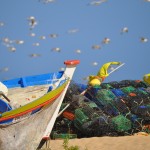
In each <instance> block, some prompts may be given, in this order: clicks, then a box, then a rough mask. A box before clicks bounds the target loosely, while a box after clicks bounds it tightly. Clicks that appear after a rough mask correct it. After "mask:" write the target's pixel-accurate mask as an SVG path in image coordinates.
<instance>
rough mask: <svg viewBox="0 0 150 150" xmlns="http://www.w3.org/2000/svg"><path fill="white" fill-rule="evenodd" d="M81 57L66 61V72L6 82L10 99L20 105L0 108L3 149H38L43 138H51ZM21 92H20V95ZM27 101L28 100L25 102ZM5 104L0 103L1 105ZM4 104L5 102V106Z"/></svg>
mask: <svg viewBox="0 0 150 150" xmlns="http://www.w3.org/2000/svg"><path fill="white" fill-rule="evenodd" d="M79 63H80V62H79V60H69V61H65V62H64V64H65V65H66V69H65V71H64V72H62V71H61V72H58V73H52V74H44V75H41V76H40V75H38V76H30V77H23V78H17V79H12V80H7V81H4V82H3V84H4V85H6V86H7V87H8V95H7V96H6V97H8V98H9V99H10V101H12V100H13V101H15V99H17V101H16V102H17V104H18V103H19V104H20V105H21V106H19V107H17V108H15V109H13V108H11V106H10V105H9V103H8V102H6V100H5V98H3V100H2V101H3V102H4V103H5V104H7V105H6V106H5V107H6V108H9V107H8V106H10V109H5V110H0V111H2V112H1V115H0V149H1V150H4V149H5V150H6V149H7V150H16V149H17V148H19V149H20V150H24V149H30V150H32V149H33V150H35V149H36V148H37V146H38V144H39V142H40V141H41V139H42V138H48V137H49V135H50V133H51V130H52V128H53V125H54V123H55V120H56V118H57V115H58V113H59V109H60V106H61V104H62V101H63V98H64V96H65V93H66V91H67V88H68V86H69V83H70V81H71V79H72V77H73V74H74V71H75V69H76V66H77V65H78V64H79ZM21 91H22V93H21ZM20 93H21V94H20ZM21 100H22V101H23V102H24V101H25V100H26V101H27V102H26V103H22V101H21ZM1 104H2V103H1V102H0V105H1ZM5 104H2V105H5Z"/></svg>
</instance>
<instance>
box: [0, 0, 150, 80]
mask: <svg viewBox="0 0 150 150" xmlns="http://www.w3.org/2000/svg"><path fill="white" fill-rule="evenodd" d="M31 18H34V24H32V23H33V22H31ZM123 29H124V30H123ZM125 29H126V30H125ZM104 39H107V40H108V43H106V42H104ZM0 57H1V58H0V80H1V81H3V80H8V79H13V78H17V77H24V76H30V75H37V74H45V73H48V72H56V71H58V70H60V69H61V68H64V67H65V66H64V64H63V63H64V61H65V60H72V59H78V60H80V64H79V65H78V66H77V69H76V71H75V73H74V76H73V80H74V81H76V82H79V83H86V82H87V81H86V80H84V78H86V77H87V76H89V75H96V74H97V72H98V70H99V68H100V67H101V66H102V65H103V64H105V63H107V62H111V61H119V62H122V63H125V65H124V66H123V67H121V68H120V69H118V70H117V71H115V72H113V73H112V74H111V75H110V76H108V77H107V78H106V79H105V82H111V81H121V80H142V78H143V76H144V75H145V74H148V73H150V0H147V1H146V0H95V1H94V0H0Z"/></svg>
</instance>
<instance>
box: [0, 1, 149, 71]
mask: <svg viewBox="0 0 150 150" xmlns="http://www.w3.org/2000/svg"><path fill="white" fill-rule="evenodd" d="M55 1H56V0H39V2H42V3H44V4H48V3H53V2H55ZM144 1H146V2H150V0H144ZM105 2H107V0H97V1H91V2H90V3H88V5H93V6H98V5H101V4H103V3H105ZM27 21H28V25H29V31H30V33H29V36H30V37H37V35H36V33H35V32H34V29H35V28H36V27H37V26H38V20H37V18H35V17H34V16H29V17H28V18H27ZM4 26H5V23H4V22H3V21H0V28H2V27H4ZM79 31H80V30H79V29H78V28H73V29H69V30H68V31H67V33H68V34H76V33H78V32H79ZM128 32H129V29H128V27H123V28H122V29H120V34H127V33H128ZM58 37H59V34H58V33H50V34H48V35H47V36H45V35H41V36H39V40H46V39H48V38H52V39H56V38H58ZM148 41H149V40H148V38H147V37H140V42H141V43H146V42H148ZM1 43H2V44H3V45H4V46H5V47H6V48H7V50H8V51H10V52H16V51H17V48H16V45H23V44H24V43H25V41H24V40H22V39H10V38H9V37H2V38H1ZM110 43H111V39H110V38H109V37H104V38H103V40H102V41H101V43H100V44H93V45H92V46H91V49H93V50H100V49H102V45H104V44H105V45H107V44H110ZM32 46H34V47H39V46H40V41H39V42H35V43H32ZM51 51H52V52H59V53H60V52H62V49H61V48H60V47H53V48H51ZM74 52H75V53H77V54H81V53H82V51H81V50H80V49H76V50H74ZM28 56H29V57H31V58H37V57H41V56H42V55H41V54H39V53H32V54H29V55H28ZM97 65H98V63H97V62H92V66H97ZM60 70H62V71H63V70H64V68H63V67H62V68H60ZM7 71H9V68H8V67H4V68H2V69H0V72H7Z"/></svg>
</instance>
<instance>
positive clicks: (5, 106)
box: [0, 99, 12, 114]
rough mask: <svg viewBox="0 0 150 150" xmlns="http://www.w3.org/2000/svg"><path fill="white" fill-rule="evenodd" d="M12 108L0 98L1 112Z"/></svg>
mask: <svg viewBox="0 0 150 150" xmlns="http://www.w3.org/2000/svg"><path fill="white" fill-rule="evenodd" d="M10 110H12V107H11V106H10V105H9V104H8V103H7V102H5V101H3V100H2V99H0V114H2V113H4V112H6V111H10Z"/></svg>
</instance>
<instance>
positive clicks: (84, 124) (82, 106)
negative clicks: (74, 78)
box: [53, 80, 150, 137]
mask: <svg viewBox="0 0 150 150" xmlns="http://www.w3.org/2000/svg"><path fill="white" fill-rule="evenodd" d="M85 89H86V92H85V94H84V95H81V94H80V93H81V92H82V91H83V90H85ZM68 103H69V104H70V106H69V107H68V108H67V109H66V110H65V111H64V112H63V113H62V115H61V116H60V117H58V118H57V120H56V122H55V125H54V128H53V131H57V132H58V133H68V132H69V133H76V134H77V136H78V137H93V136H104V135H107V136H120V135H132V134H134V133H137V132H140V131H144V132H147V133H150V85H148V84H147V83H145V82H143V81H140V80H123V81H120V82H116V81H114V82H109V83H102V84H101V85H100V86H95V87H87V86H86V85H82V84H77V83H75V82H72V83H71V84H70V86H69V88H68V90H67V93H66V96H65V98H64V102H63V104H62V106H61V109H63V108H64V107H65V105H67V104H68Z"/></svg>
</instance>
